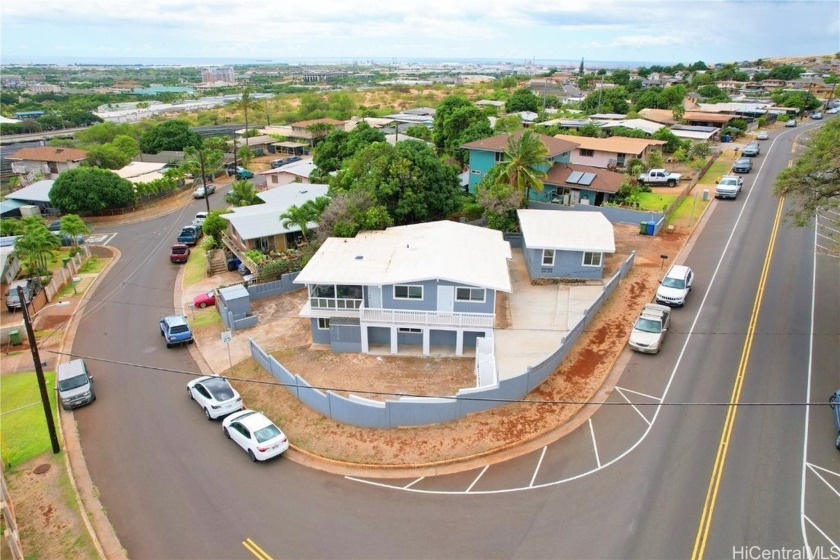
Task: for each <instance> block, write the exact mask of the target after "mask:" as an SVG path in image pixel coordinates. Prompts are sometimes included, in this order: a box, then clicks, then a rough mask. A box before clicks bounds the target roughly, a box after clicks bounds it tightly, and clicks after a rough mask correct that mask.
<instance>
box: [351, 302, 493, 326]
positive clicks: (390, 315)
mask: <svg viewBox="0 0 840 560" xmlns="http://www.w3.org/2000/svg"><path fill="white" fill-rule="evenodd" d="M359 311H360V312H361V313H360V314H359V320H360V321H361V322H362V323H385V324H389V325H423V326H432V327H462V328H483V329H492V328H493V322H494V316H493V314H491V313H454V312H440V311H408V310H403V309H370V308H367V307H362V308H360V309H359Z"/></svg>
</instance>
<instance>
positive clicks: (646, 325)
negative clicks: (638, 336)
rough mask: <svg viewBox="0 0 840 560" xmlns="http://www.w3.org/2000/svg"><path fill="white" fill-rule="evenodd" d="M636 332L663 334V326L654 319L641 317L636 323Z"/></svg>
mask: <svg viewBox="0 0 840 560" xmlns="http://www.w3.org/2000/svg"><path fill="white" fill-rule="evenodd" d="M636 330H639V331H642V332H649V333H658V332H662V328H661V324H660V323H659V321H656V320H654V319H647V318H645V317H640V318H639V320H638V321H636Z"/></svg>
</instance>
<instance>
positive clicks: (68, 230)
mask: <svg viewBox="0 0 840 560" xmlns="http://www.w3.org/2000/svg"><path fill="white" fill-rule="evenodd" d="M60 224H61V229H60V231H61V233H65V234H67V235H69V236H70V237H71V238H72V239H73V245H74V246H78V237H79V236H80V235H82V234H84V233H90V230H89V229H88V227H87V225H86V224H85V223H84V222H83V221H82V219H81V218H80V217H79V216H78V215H76V214H65V215H64V216H62V217H61V222H60Z"/></svg>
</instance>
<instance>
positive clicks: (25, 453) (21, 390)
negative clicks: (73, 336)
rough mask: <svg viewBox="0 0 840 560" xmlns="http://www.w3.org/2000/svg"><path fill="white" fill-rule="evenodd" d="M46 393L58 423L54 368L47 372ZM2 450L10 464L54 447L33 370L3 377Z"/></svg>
mask: <svg viewBox="0 0 840 560" xmlns="http://www.w3.org/2000/svg"><path fill="white" fill-rule="evenodd" d="M44 377H45V378H46V380H47V393H48V394H49V396H50V404H51V406H52V410H53V419H54V420H55V422H56V423H58V414H57V413H56V407H55V372H54V371H47V372H44ZM0 410H2V411H3V414H2V417H0V451H2V453H3V460H4V461H5V462H6V464H7V465H12V466H14V465H18V464H20V463H22V462H24V461H26V460H27V459H29V458H31V457H35V456H36V455H39V454H41V453H43V452H44V451H48V450H49V449H50V448H51V443H50V436H49V433H48V432H47V420H46V418H45V417H44V407H43V406H42V405H41V393H40V391H39V389H38V380H37V378H36V376H35V372H34V371H24V372H20V373H7V374H3V377H2V379H0Z"/></svg>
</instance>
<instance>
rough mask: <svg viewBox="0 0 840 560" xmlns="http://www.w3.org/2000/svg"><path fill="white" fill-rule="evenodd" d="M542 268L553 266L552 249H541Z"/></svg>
mask: <svg viewBox="0 0 840 560" xmlns="http://www.w3.org/2000/svg"><path fill="white" fill-rule="evenodd" d="M542 263H543V266H554V249H543V258H542Z"/></svg>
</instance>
